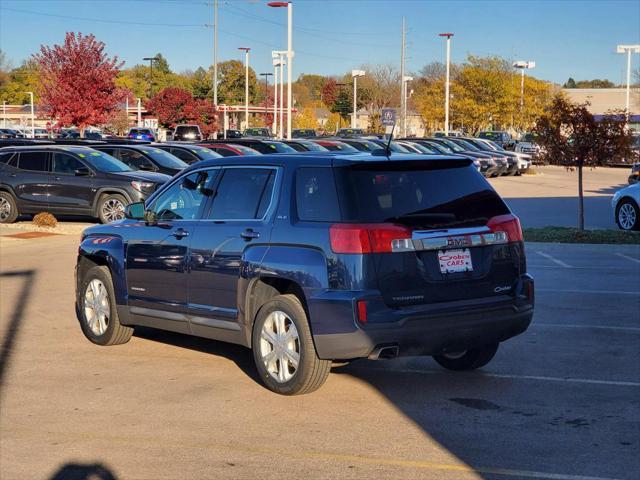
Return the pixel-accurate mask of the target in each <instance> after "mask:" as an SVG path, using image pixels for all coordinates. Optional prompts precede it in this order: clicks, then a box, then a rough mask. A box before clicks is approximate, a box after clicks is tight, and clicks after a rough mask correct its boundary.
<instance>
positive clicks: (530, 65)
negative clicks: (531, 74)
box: [513, 60, 536, 114]
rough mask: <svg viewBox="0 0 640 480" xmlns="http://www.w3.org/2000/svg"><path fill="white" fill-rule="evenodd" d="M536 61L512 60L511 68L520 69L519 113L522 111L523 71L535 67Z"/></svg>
mask: <svg viewBox="0 0 640 480" xmlns="http://www.w3.org/2000/svg"><path fill="white" fill-rule="evenodd" d="M535 66H536V62H532V61H528V62H525V61H524V60H518V61H517V62H513V68H516V69H519V70H520V73H521V75H520V114H522V112H523V111H524V71H525V70H526V69H528V68H535Z"/></svg>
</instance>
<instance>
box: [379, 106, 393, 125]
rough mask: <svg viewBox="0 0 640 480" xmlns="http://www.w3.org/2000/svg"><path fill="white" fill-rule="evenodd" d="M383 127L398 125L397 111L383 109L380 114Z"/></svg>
mask: <svg viewBox="0 0 640 480" xmlns="http://www.w3.org/2000/svg"><path fill="white" fill-rule="evenodd" d="M380 117H381V120H382V125H385V126H387V127H392V126H393V125H395V124H396V109H395V108H383V109H382V110H381V113H380Z"/></svg>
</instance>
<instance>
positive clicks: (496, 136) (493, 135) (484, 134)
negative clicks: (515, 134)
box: [479, 132, 502, 140]
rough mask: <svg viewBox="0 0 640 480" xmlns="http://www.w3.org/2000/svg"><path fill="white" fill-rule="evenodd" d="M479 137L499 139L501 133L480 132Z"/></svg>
mask: <svg viewBox="0 0 640 480" xmlns="http://www.w3.org/2000/svg"><path fill="white" fill-rule="evenodd" d="M479 137H480V138H488V139H490V140H501V139H502V134H501V133H498V132H481V133H480V135H479Z"/></svg>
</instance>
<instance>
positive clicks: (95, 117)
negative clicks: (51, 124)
mask: <svg viewBox="0 0 640 480" xmlns="http://www.w3.org/2000/svg"><path fill="white" fill-rule="evenodd" d="M104 48H105V44H104V43H103V42H100V41H98V40H96V38H95V37H94V36H93V35H86V36H85V35H82V34H81V33H78V34H75V33H73V32H68V33H67V34H66V35H65V39H64V43H63V44H62V45H54V46H53V47H49V46H46V45H42V46H41V47H40V53H38V54H35V55H34V59H35V60H36V61H37V62H38V64H39V66H40V75H41V84H40V98H41V100H42V103H43V104H44V105H45V106H46V107H47V108H48V109H49V114H50V115H51V117H53V118H56V119H58V121H59V122H60V123H61V124H63V125H76V126H77V127H78V128H79V129H80V132H81V134H83V133H84V129H85V128H86V127H87V126H89V125H101V124H104V123H106V122H107V121H108V120H109V119H110V118H112V117H113V115H114V114H115V112H116V110H117V108H118V104H119V103H120V102H121V101H123V100H124V98H125V92H123V91H122V90H120V89H118V88H117V87H116V85H115V79H116V76H117V75H118V72H119V71H120V68H121V67H122V65H123V64H124V62H119V61H118V57H113V58H109V57H108V56H107V54H106V53H105V51H104Z"/></svg>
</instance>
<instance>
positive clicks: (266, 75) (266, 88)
mask: <svg viewBox="0 0 640 480" xmlns="http://www.w3.org/2000/svg"><path fill="white" fill-rule="evenodd" d="M271 75H273V73H271V72H267V73H261V74H260V76H261V77H264V120H265V124H266V121H267V114H268V113H269V77H270V76H271Z"/></svg>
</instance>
